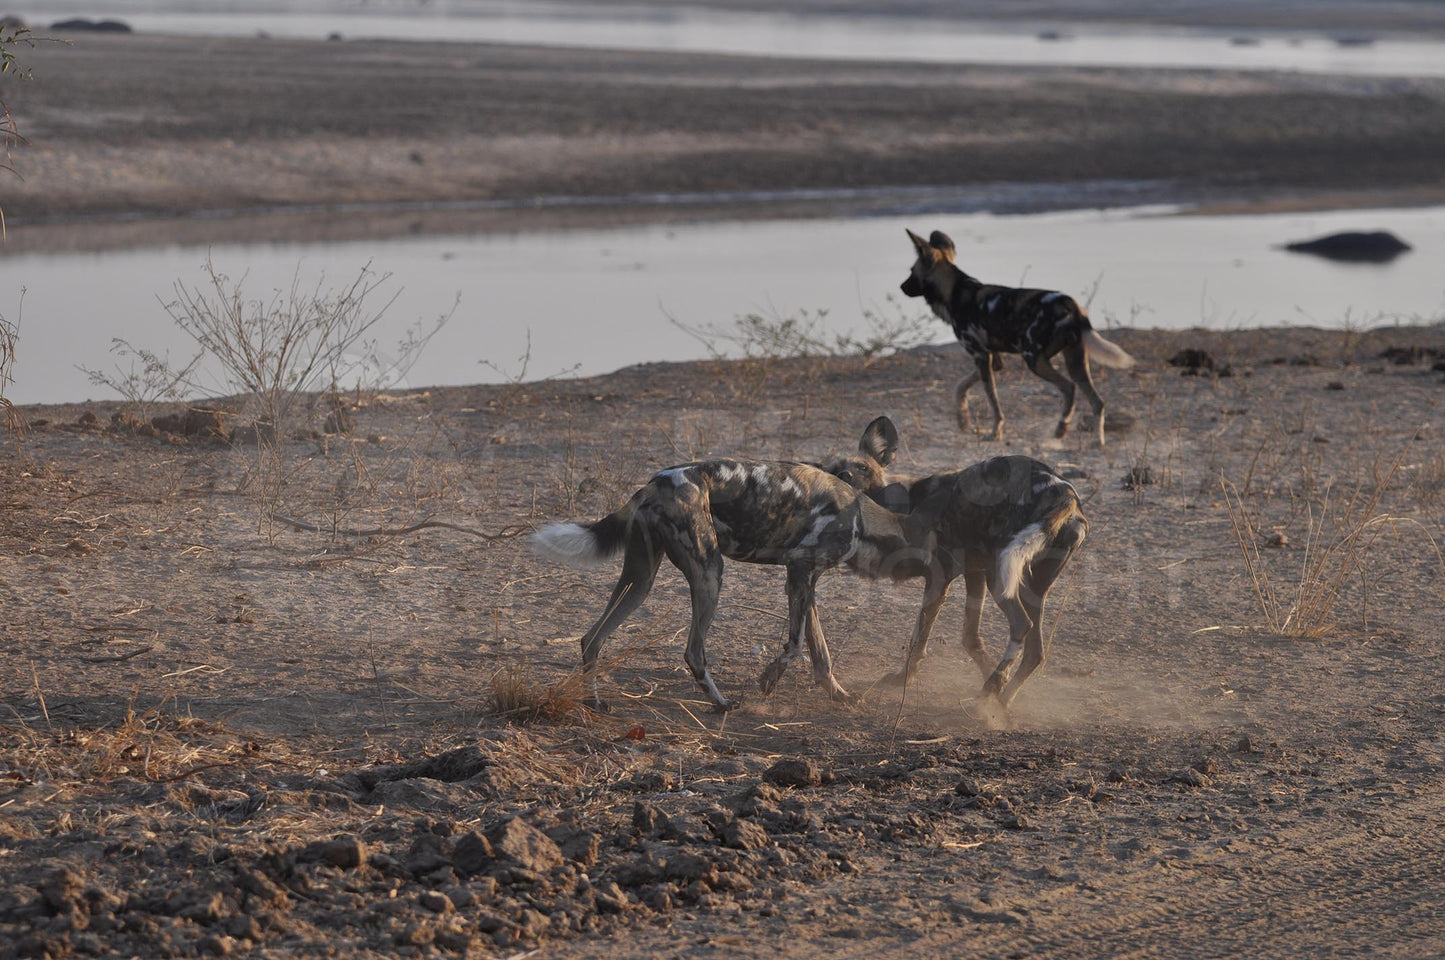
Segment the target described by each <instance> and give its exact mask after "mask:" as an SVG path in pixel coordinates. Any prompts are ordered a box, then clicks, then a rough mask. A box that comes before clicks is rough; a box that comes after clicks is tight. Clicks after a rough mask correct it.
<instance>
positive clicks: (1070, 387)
mask: <svg viewBox="0 0 1445 960" xmlns="http://www.w3.org/2000/svg"><path fill="white" fill-rule="evenodd" d="M908 238H909V239H910V240H912V241H913V246H914V248H915V250H916V251H917V253H918V259H917V260H916V261H914V264H913V270H912V272H910V273H909V275H908V279H907V280H905V281H903V285H902V290H903V292H904V293H905V294H906V295H908V296H910V297H923V298H924V300H926V301H928V306H929V307H931V308H932V310H933V312H934V313H935V314H937V315H938V317H939V319H941V320H943V321H944V322H945V323H947V324H949V325H950V326H951V327H953V333H954V336H956V337H958V340H959V342H960V343H962V344H963V348H964V349H965V350H967V351H968V354H969V356H971V357H972V358H973V362H974V366H975V367H976V368H977V369H975V371H974V372H973V373H971V374H969V375H968V376H967V377H965V378H964V379H963V380H961V381H960V382H959V384H958V387H957V389H956V391H955V394H954V396H955V399H956V400H957V403H958V427H959V429H960V430H968V429H969V417H968V391H969V389H970V388H971V387H972V386H973V385H974V384H975V383H978V382H979V381H980V380H982V381H983V389H984V392H985V393H987V394H988V402H989V403H990V404H992V405H993V439H995V440H999V439H1002V437H1003V412H1002V411H1001V410H1000V409H999V405H998V390H997V388H996V387H995V386H994V378H993V371H994V366H993V363H994V360H995V359H996V358H995V357H994V354H997V353H1017V354H1021V355H1022V356H1023V358H1024V363H1025V364H1027V365H1028V368H1029V369H1030V370H1032V371H1033V372H1034V373H1035V374H1037V375H1038V376H1040V377H1042V378H1043V379H1045V380H1047V381H1049V382H1050V383H1052V384H1053V385H1054V386H1056V387H1058V388H1059V392H1060V393H1062V394H1063V395H1064V411H1063V413H1062V414H1060V416H1059V425H1058V427H1057V428H1056V429H1055V430H1054V436H1055V437H1062V436H1063V435H1064V433H1065V432H1066V431H1067V430H1068V429H1069V421H1070V420H1072V419H1073V417H1074V388H1075V385H1076V384H1077V385H1078V387H1079V388H1080V389H1082V390H1083V391H1084V396H1085V397H1086V398H1088V401H1089V403H1090V404H1091V405H1092V406H1093V408H1094V420H1095V423H1096V425H1097V427H1098V432H1099V446H1103V445H1104V401H1103V399H1102V398H1100V396H1099V393H1098V391H1097V390H1095V389H1094V381H1093V379H1092V378H1091V377H1090V376H1089V357H1091V356H1092V357H1093V358H1094V359H1095V360H1096V361H1097V362H1099V363H1101V364H1103V365H1104V366H1106V367H1130V366H1133V364H1134V358H1133V357H1131V356H1129V355H1128V354H1127V353H1125V352H1124V351H1123V350H1121V349H1119V348H1118V347H1116V346H1115V345H1114V344H1112V343H1110V342H1109V341H1107V340H1105V339H1104V338H1103V337H1101V336H1099V334H1098V333H1097V332H1095V330H1094V328H1093V325H1092V324H1091V323H1090V322H1089V317H1088V314H1086V313H1084V311H1083V308H1081V307H1080V306H1079V305H1078V304H1077V303H1075V302H1074V299H1073V298H1072V297H1070V296H1067V295H1066V294H1062V293H1059V292H1057V291H1054V290H1028V289H1022V288H1018V287H1002V286H997V285H995V284H986V283H983V282H981V281H979V280H975V279H974V278H973V277H970V276H969V275H968V274H966V273H964V272H963V271H962V270H960V269H959V268H958V267H957V266H955V265H954V247H953V241H952V240H950V239H949V238H948V235H947V234H945V233H942V232H941V231H938V230H935V231H933V233H932V235H931V236H929V238H928V239H927V240H924V239H923V238H922V237H920V236H919V235H918V234H916V233H914V232H913V231H912V230H909V231H908ZM1056 353H1062V354H1063V355H1064V366H1065V368H1066V369H1067V370H1068V372H1069V375H1068V377H1067V378H1066V377H1064V376H1063V375H1062V374H1060V373H1059V371H1058V370H1056V369H1054V365H1053V362H1052V360H1051V358H1052V357H1053V356H1054V354H1056Z"/></svg>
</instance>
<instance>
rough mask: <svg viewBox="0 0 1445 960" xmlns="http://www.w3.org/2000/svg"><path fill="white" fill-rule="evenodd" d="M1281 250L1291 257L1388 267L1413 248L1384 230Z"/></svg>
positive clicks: (1306, 242) (1318, 239) (1325, 238)
mask: <svg viewBox="0 0 1445 960" xmlns="http://www.w3.org/2000/svg"><path fill="white" fill-rule="evenodd" d="M1284 248H1285V249H1286V250H1288V251H1290V252H1291V253H1311V254H1314V255H1315V256H1317V257H1324V258H1325V259H1326V260H1337V261H1341V262H1345V263H1389V262H1390V261H1391V260H1394V259H1395V258H1396V257H1398V256H1400V255H1401V254H1402V253H1407V252H1408V251H1410V250H1411V249H1412V247H1411V246H1410V245H1409V244H1408V243H1406V242H1405V241H1403V240H1401V239H1400V238H1399V237H1397V236H1395V235H1394V234H1393V233H1390V232H1389V231H1386V230H1374V231H1353V230H1351V231H1345V232H1343V233H1331V234H1328V235H1327V236H1323V237H1316V238H1315V239H1313V240H1297V241H1295V242H1293V243H1287V244H1285V245H1284Z"/></svg>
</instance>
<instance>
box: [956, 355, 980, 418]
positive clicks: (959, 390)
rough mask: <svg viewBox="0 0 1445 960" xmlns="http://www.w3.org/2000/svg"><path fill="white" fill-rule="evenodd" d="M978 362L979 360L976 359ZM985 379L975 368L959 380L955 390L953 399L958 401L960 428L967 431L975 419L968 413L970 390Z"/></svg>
mask: <svg viewBox="0 0 1445 960" xmlns="http://www.w3.org/2000/svg"><path fill="white" fill-rule="evenodd" d="M975 362H977V361H975ZM982 379H983V374H981V373H979V372H978V370H977V369H976V368H975V369H974V371H973V373H970V374H969V375H968V376H966V377H964V378H963V379H962V380H960V381H958V386H957V387H955V388H954V390H953V399H954V401H955V402H956V403H957V405H958V407H957V415H958V429H960V430H962V431H963V432H964V433H967V432H968V431H969V430H970V429H972V427H973V420H972V419H971V418H970V417H969V415H968V391H970V390H972V389H973V385H974V384H976V383H978V382H979V381H980V380H982Z"/></svg>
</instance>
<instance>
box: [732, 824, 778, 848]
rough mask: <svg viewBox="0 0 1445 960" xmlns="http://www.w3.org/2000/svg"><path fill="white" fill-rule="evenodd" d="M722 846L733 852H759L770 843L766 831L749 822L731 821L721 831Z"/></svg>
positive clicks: (770, 840) (770, 839)
mask: <svg viewBox="0 0 1445 960" xmlns="http://www.w3.org/2000/svg"><path fill="white" fill-rule="evenodd" d="M722 842H723V845H724V846H728V847H732V848H733V849H734V850H761V849H762V848H763V847H766V846H767V845H768V844H770V843H772V842H773V841H772V838H771V837H769V836H768V831H766V830H764V829H763V828H762V827H761V826H760V825H758V824H757V823H754V822H753V821H751V820H731V821H729V822H728V823H727V824H726V825H725V826H724V827H723V829H722Z"/></svg>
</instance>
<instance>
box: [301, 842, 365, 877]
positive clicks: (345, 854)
mask: <svg viewBox="0 0 1445 960" xmlns="http://www.w3.org/2000/svg"><path fill="white" fill-rule="evenodd" d="M302 855H303V857H305V858H306V859H309V860H318V861H320V862H322V863H329V864H331V865H332V866H333V867H340V868H341V869H342V870H355V869H356V868H357V867H359V866H361V865H362V864H363V863H365V862H366V844H365V843H363V842H362V841H361V840H360V838H358V837H353V836H350V835H347V836H340V837H337V838H336V839H334V840H323V841H320V842H318V843H313V844H311V846H309V847H307V848H306V849H305V850H304V851H303V852H302Z"/></svg>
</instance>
